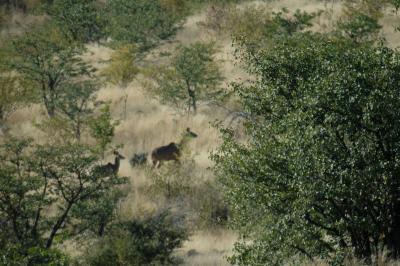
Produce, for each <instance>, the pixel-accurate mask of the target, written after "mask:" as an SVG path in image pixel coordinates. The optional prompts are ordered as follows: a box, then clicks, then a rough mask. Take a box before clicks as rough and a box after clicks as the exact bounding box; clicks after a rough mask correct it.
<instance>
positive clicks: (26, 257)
mask: <svg viewBox="0 0 400 266" xmlns="http://www.w3.org/2000/svg"><path fill="white" fill-rule="evenodd" d="M0 265H7V266H25V265H28V266H31V265H32V266H34V265H35V266H36V265H37V266H39V265H41V266H67V265H70V260H69V258H68V256H66V255H65V254H63V253H61V251H59V250H57V249H46V248H40V247H33V248H30V249H28V250H25V249H24V248H23V247H21V246H20V245H7V246H3V247H2V248H1V249H0Z"/></svg>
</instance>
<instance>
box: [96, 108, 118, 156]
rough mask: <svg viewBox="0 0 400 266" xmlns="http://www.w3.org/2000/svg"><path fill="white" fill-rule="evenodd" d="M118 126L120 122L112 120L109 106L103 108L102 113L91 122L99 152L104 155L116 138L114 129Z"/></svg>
mask: <svg viewBox="0 0 400 266" xmlns="http://www.w3.org/2000/svg"><path fill="white" fill-rule="evenodd" d="M117 125H118V121H113V120H112V117H111V111H110V105H109V104H106V105H105V106H103V107H102V108H101V109H100V113H99V114H98V115H97V116H95V117H94V118H92V119H91V120H90V121H89V127H90V134H91V136H92V137H93V138H95V139H96V141H97V145H98V150H99V151H100V153H102V154H103V155H104V152H105V151H106V148H107V145H108V144H110V143H111V141H112V138H113V137H114V129H115V127H116V126H117Z"/></svg>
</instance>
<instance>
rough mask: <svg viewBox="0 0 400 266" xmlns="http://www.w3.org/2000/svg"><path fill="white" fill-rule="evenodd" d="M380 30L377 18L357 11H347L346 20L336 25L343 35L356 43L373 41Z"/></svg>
mask: <svg viewBox="0 0 400 266" xmlns="http://www.w3.org/2000/svg"><path fill="white" fill-rule="evenodd" d="M381 28H382V26H381V25H379V23H378V18H376V17H371V16H369V15H368V14H365V13H363V12H361V11H359V10H352V11H349V12H348V14H347V16H346V18H345V19H342V20H341V21H339V23H338V29H339V30H340V31H342V33H343V35H344V36H345V37H348V38H350V39H352V40H353V41H355V42H357V43H359V42H365V41H373V40H375V39H376V36H377V35H378V33H379V31H380V30H381Z"/></svg>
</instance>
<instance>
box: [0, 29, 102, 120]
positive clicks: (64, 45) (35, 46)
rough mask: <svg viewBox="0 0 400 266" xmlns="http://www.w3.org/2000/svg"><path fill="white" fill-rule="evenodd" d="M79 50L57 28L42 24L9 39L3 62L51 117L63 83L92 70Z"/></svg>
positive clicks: (83, 76)
mask: <svg viewBox="0 0 400 266" xmlns="http://www.w3.org/2000/svg"><path fill="white" fill-rule="evenodd" d="M83 51H84V50H83V48H82V47H81V46H77V45H75V44H74V43H71V40H70V39H68V38H66V37H65V36H64V35H63V34H62V33H60V31H59V29H58V28H57V27H54V26H52V25H49V26H42V27H41V28H36V29H33V30H32V31H29V32H26V34H24V35H22V36H19V37H16V38H14V39H13V40H12V50H11V51H10V54H9V56H8V60H7V61H6V63H7V64H8V65H9V66H10V67H11V68H12V69H13V70H15V71H16V72H17V73H18V74H19V76H20V77H21V78H22V79H24V80H26V81H28V82H29V83H30V84H31V86H32V89H33V90H34V91H35V92H36V93H37V95H38V97H39V98H40V100H41V102H42V103H43V104H44V106H45V107H46V110H47V114H48V115H49V116H50V117H54V116H55V115H56V112H57V108H58V107H57V102H58V100H59V97H60V95H61V94H62V93H63V91H64V90H65V89H66V88H65V86H68V85H70V83H71V82H72V81H74V80H76V79H84V78H85V77H89V76H90V75H91V73H92V72H93V71H94V70H93V68H91V67H89V65H88V64H86V63H85V62H84V61H83V60H82V59H81V58H80V57H79V56H80V55H82V53H83Z"/></svg>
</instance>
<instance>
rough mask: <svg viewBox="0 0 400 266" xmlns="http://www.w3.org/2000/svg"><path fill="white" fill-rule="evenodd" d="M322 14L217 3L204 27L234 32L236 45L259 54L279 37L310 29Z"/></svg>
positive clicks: (232, 33) (209, 11) (209, 12)
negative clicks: (274, 10)
mask: <svg viewBox="0 0 400 266" xmlns="http://www.w3.org/2000/svg"><path fill="white" fill-rule="evenodd" d="M319 15H321V12H312V13H307V12H305V11H301V10H296V11H294V12H290V11H289V10H288V9H286V8H283V9H282V10H281V11H279V12H271V11H270V9H269V8H267V7H264V6H257V5H249V6H247V7H237V6H233V5H216V6H212V8H210V9H209V10H208V13H207V20H206V23H205V24H204V26H206V27H207V28H211V29H213V30H217V31H218V32H220V33H221V32H228V33H230V34H231V35H232V37H233V40H234V42H235V43H236V44H238V45H239V46H242V47H245V48H246V49H247V50H248V51H252V53H253V54H256V53H257V51H258V50H260V49H261V48H265V47H266V46H271V45H273V43H274V41H275V40H276V39H280V38H286V37H287V35H293V34H295V33H297V32H304V31H307V30H308V29H309V28H310V27H311V26H312V25H313V24H312V20H313V19H314V18H316V17H318V16H319Z"/></svg>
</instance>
